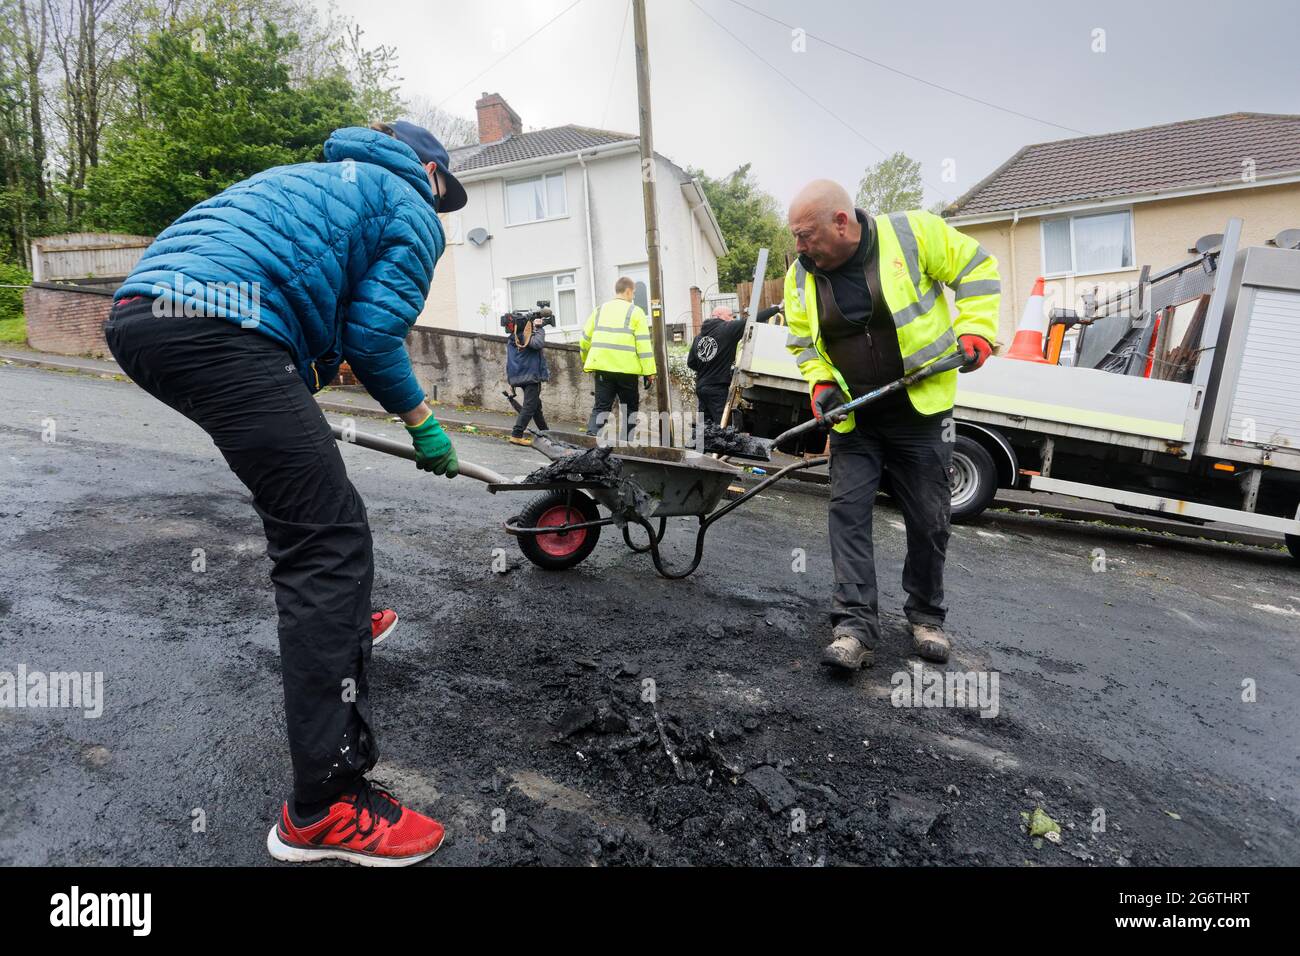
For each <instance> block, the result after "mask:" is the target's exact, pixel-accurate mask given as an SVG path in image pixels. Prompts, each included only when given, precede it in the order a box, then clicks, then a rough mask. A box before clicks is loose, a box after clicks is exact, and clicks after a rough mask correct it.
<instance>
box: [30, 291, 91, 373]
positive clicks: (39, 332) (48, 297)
mask: <svg viewBox="0 0 1300 956" xmlns="http://www.w3.org/2000/svg"><path fill="white" fill-rule="evenodd" d="M112 307H113V290H112V289H104V288H95V287H79V286H71V285H55V284H54V283H49V282H33V283H32V285H31V287H30V288H29V289H27V290H26V291H24V292H23V313H24V314H25V315H26V317H27V344H28V345H30V346H31V347H32V348H34V349H36V350H37V351H39V352H54V353H56V354H58V355H91V356H94V357H96V358H108V357H109V353H108V345H107V343H105V341H104V322H105V321H106V320H107V319H108V312H109V309H111V308H112Z"/></svg>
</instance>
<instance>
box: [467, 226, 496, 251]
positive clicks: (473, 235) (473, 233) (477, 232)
mask: <svg viewBox="0 0 1300 956" xmlns="http://www.w3.org/2000/svg"><path fill="white" fill-rule="evenodd" d="M465 238H466V239H468V240H469V241H470V242H472V243H474V245H476V246H481V245H483V243H485V242H487V241H488V240H489V239H491V238H492V237H491V236H489V235H488V231H487V230H486V229H484V228H483V227H482V226H475V227H474V228H473V229H471V230H470V231H469V232H467V233H466V234H465Z"/></svg>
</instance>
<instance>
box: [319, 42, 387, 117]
mask: <svg viewBox="0 0 1300 956" xmlns="http://www.w3.org/2000/svg"><path fill="white" fill-rule="evenodd" d="M364 35H365V31H364V30H362V29H361V27H359V26H357V25H356V24H355V23H346V24H344V25H343V27H342V35H341V36H340V37H339V38H338V39H337V40H335V42H334V43H333V45H332V46H331V47H330V50H331V52H332V53H333V55H334V62H335V63H336V65H337V66H338V68H339V69H340V70H342V71H343V73H344V74H345V75H346V76H347V77H348V79H349V80H350V81H351V83H352V86H353V88H354V89H355V90H356V98H357V108H358V109H360V110H361V115H362V116H364V117H365V118H366V120H367V122H373V121H375V120H382V121H389V120H393V119H396V118H397V116H398V114H399V113H401V112H402V98H401V96H400V95H399V94H398V89H399V88H400V83H401V79H402V78H401V77H400V76H396V75H395V74H396V71H397V50H396V48H394V47H391V46H382V45H381V46H377V47H367V46H365V45H363V44H362V42H361V38H362V37H363V36H364Z"/></svg>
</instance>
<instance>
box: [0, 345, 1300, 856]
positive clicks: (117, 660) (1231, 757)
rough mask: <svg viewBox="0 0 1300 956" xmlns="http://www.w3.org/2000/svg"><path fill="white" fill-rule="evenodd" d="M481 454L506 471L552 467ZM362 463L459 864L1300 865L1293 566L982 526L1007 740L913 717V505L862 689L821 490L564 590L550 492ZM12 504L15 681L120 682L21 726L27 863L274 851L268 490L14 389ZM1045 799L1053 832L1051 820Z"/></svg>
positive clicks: (1093, 533)
mask: <svg viewBox="0 0 1300 956" xmlns="http://www.w3.org/2000/svg"><path fill="white" fill-rule="evenodd" d="M50 422H52V423H53V426H54V431H55V438H56V441H54V442H52V443H51V442H46V441H43V440H42V435H43V431H47V430H48V425H49V423H50ZM361 427H362V428H363V429H364V430H368V431H374V432H382V433H385V434H390V435H393V436H397V437H400V436H401V435H402V433H401V430H400V428H397V427H395V426H393V425H389V424H384V423H378V422H364V423H363V424H362V425H361ZM455 440H456V445H457V448H458V451H459V453H460V454H461V456H462V457H463V458H468V459H471V460H473V461H476V462H478V463H480V464H484V465H488V466H489V467H492V468H494V469H496V470H498V471H500V472H502V473H504V474H507V475H517V474H522V473H524V472H526V471H528V470H531V469H532V468H533V467H535V466H536V465H537V464H539V463H540V461H541V459H540V456H538V455H537V454H536V453H535V452H531V451H528V450H524V449H518V448H514V447H512V446H510V445H508V444H506V443H505V442H504V441H502V440H499V439H492V438H485V437H481V436H472V435H464V434H461V435H457V436H455ZM344 456H345V459H346V461H347V463H348V467H349V471H350V473H351V475H352V478H353V481H354V482H355V483H356V485H357V486H358V488H359V489H360V491H361V493H362V495H363V496H364V497H365V499H366V502H367V506H368V508H369V512H370V520H371V524H372V526H373V529H374V535H375V544H376V558H377V573H376V587H375V602H376V606H392V607H395V608H397V609H398V611H399V613H400V614H401V615H402V619H403V620H402V625H401V627H400V629H399V632H398V633H397V635H396V636H395V637H394V638H393V640H392V641H390V642H389V643H387V644H385V645H384V646H382V647H380V648H378V649H377V650H376V662H375V666H374V673H373V675H372V678H371V684H372V693H373V695H374V700H375V708H376V715H377V719H378V723H379V731H380V735H381V748H382V750H383V758H382V760H381V763H380V765H379V767H378V768H377V771H376V773H377V775H378V776H379V777H380V778H381V779H383V780H384V781H385V782H387V783H388V784H390V785H391V786H393V788H394V789H395V791H396V792H397V793H398V794H399V795H401V796H402V797H404V798H406V800H407V801H408V802H410V803H411V804H413V805H415V806H417V807H420V808H423V809H427V810H429V811H430V812H432V813H434V814H435V815H437V816H439V817H440V818H441V819H443V820H444V822H446V823H447V824H448V827H449V839H448V843H447V845H446V847H445V848H444V850H443V851H442V852H441V853H440V854H439V856H438V857H437V858H436V861H437V863H441V864H442V865H448V864H455V863H460V864H509V863H524V864H533V863H541V864H547V863H567V864H574V863H593V862H594V863H645V862H650V863H777V864H781V863H786V864H790V863H792V864H811V863H827V864H838V863H847V862H861V863H896V862H902V863H938V864H943V863H963V864H970V863H974V864H984V863H1003V864H1014V865H1019V864H1022V863H1025V862H1029V863H1032V864H1036V865H1078V864H1091V865H1107V864H1119V865H1123V864H1126V863H1146V864H1161V863H1191V864H1199V863H1207V864H1208V863H1216V864H1251V863H1261V864H1273V863H1291V864H1295V863H1300V826H1298V825H1297V824H1300V774H1298V773H1297V771H1300V720H1298V719H1297V711H1298V708H1297V704H1296V702H1297V700H1300V669H1297V667H1296V662H1297V657H1298V656H1300V653H1298V652H1300V569H1297V568H1296V567H1295V566H1294V565H1292V563H1291V562H1290V560H1289V559H1288V558H1287V557H1286V556H1285V554H1284V553H1283V552H1281V551H1278V550H1273V551H1269V550H1264V549H1256V548H1249V547H1244V546H1236V545H1226V544H1211V543H1200V542H1190V541H1170V540H1167V539H1165V538H1163V537H1161V536H1157V535H1152V534H1147V533H1142V532H1134V531H1124V530H1105V529H1098V528H1096V527H1093V526H1088V525H1074V524H1068V523H1064V522H1054V521H1050V520H1047V519H1041V518H1028V517H1021V516H1011V515H991V516H988V517H986V518H985V519H983V520H982V521H981V522H980V523H978V524H976V525H972V526H965V527H959V528H956V529H954V538H953V541H952V544H951V546H950V554H949V575H948V592H949V593H948V600H949V605H950V609H951V610H950V618H949V624H950V630H951V633H952V635H953V637H954V640H955V642H956V647H957V650H956V653H955V655H954V659H953V661H952V662H950V664H949V665H948V670H949V671H954V672H956V671H980V672H985V673H990V672H996V673H997V675H998V678H999V691H1000V693H999V698H998V714H997V716H996V717H994V718H992V719H983V718H981V717H979V716H978V715H977V714H975V713H973V712H971V711H970V710H964V709H961V708H955V707H949V708H938V709H906V708H897V707H894V706H891V701H890V688H891V676H892V675H894V674H895V673H898V672H907V671H908V668H910V667H911V666H912V665H913V664H914V663H916V659H915V658H914V657H911V656H910V648H909V643H908V639H907V637H906V635H905V631H904V629H903V618H902V615H901V607H902V599H903V594H902V591H901V587H900V586H899V574H900V570H901V562H902V525H901V520H900V517H899V515H898V513H897V512H896V511H895V510H894V509H892V508H891V507H889V506H888V504H887V502H882V505H881V506H880V507H879V508H878V509H877V551H878V559H877V560H878V566H879V572H880V577H881V583H882V609H883V619H884V624H885V628H886V632H887V633H886V638H885V640H884V642H883V645H882V647H881V648H879V649H878V650H877V663H876V666H875V667H874V668H873V669H871V670H867V671H864V672H862V673H861V674H859V675H856V676H853V677H851V678H836V677H832V676H831V675H828V674H827V673H824V672H823V670H822V669H821V668H820V667H818V666H817V663H816V662H817V660H818V654H819V651H820V648H821V645H822V644H823V643H824V642H825V640H826V615H825V611H824V606H825V602H826V598H827V594H828V587H827V585H826V583H825V580H826V576H827V575H828V574H829V571H830V566H829V556H828V552H827V545H826V536H825V501H824V499H822V498H820V497H818V496H816V495H809V494H801V493H791V492H789V491H783V490H782V489H781V488H779V487H778V488H777V489H775V491H774V493H770V494H768V495H766V496H765V497H764V498H762V499H760V500H759V501H757V502H752V503H751V504H749V505H747V506H746V507H744V508H742V509H740V510H739V511H738V512H737V513H736V514H734V515H732V516H730V517H729V518H727V519H726V520H724V521H723V522H721V523H720V524H719V525H718V526H717V527H716V528H715V529H714V530H713V531H712V532H711V533H710V540H709V546H708V548H707V551H706V556H705V560H704V563H703V566H702V568H701V570H700V571H699V572H697V573H696V575H695V576H694V577H692V578H690V579H687V580H685V581H680V582H670V581H665V580H662V579H660V578H658V577H656V576H655V575H654V573H653V571H652V570H651V569H650V566H649V559H648V558H647V557H645V556H639V555H634V554H632V553H630V552H628V551H627V550H626V549H625V548H624V547H623V546H622V544H621V542H620V541H619V540H618V536H617V535H616V534H613V533H609V532H607V533H606V536H605V537H604V538H603V539H602V541H601V543H600V544H599V546H598V547H597V549H596V551H595V553H594V554H593V555H592V557H591V558H589V559H588V560H587V561H586V562H585V563H584V564H583V565H582V566H581V567H580V568H578V569H576V570H573V571H570V572H567V573H564V574H546V573H544V572H541V571H538V570H537V569H535V568H533V567H532V566H531V565H529V564H527V563H526V562H525V561H524V560H523V558H522V556H521V555H520V554H519V552H518V549H517V548H516V547H515V545H514V543H513V541H512V539H510V538H509V537H508V536H507V535H505V534H504V533H503V532H502V531H501V530H500V527H499V525H500V522H501V521H502V519H504V518H506V517H507V516H509V515H511V514H513V513H514V512H515V511H516V510H518V508H519V507H521V506H522V504H523V500H524V499H523V498H521V497H518V496H515V497H510V496H498V497H493V496H490V495H488V494H486V493H485V491H484V490H483V488H482V486H481V485H477V484H475V483H473V482H471V481H468V480H465V479H457V480H456V481H451V482H449V481H446V480H445V479H438V478H434V477H432V476H427V475H424V474H423V473H420V472H418V471H417V470H416V469H415V468H414V467H413V466H412V465H411V464H410V463H408V462H403V461H396V460H391V459H387V458H383V457H381V456H378V455H376V454H375V453H373V452H367V451H365V450H363V449H359V448H354V447H348V448H345V449H344ZM0 488H3V489H4V498H3V501H0V542H3V543H2V544H0V626H2V627H3V631H2V632H0V633H3V640H2V641H0V672H10V673H15V672H16V670H17V668H18V667H19V666H20V665H22V666H25V667H26V668H27V670H28V672H33V671H43V672H53V671H72V670H76V671H83V672H102V673H103V675H104V676H103V680H104V707H103V715H102V716H100V717H98V718H87V717H85V716H83V715H82V714H80V713H78V712H74V711H70V710H55V709H49V708H46V709H15V708H8V707H0V766H3V768H4V772H3V773H2V774H0V864H8V863H26V864H44V863H49V864H144V863H154V864H159V863H163V864H166V863H177V864H248V863H253V864H260V863H269V862H270V861H269V859H268V858H267V856H266V852H265V848H264V839H265V832H266V827H267V826H268V825H269V824H270V822H271V821H272V819H273V817H274V814H275V812H276V808H277V807H278V804H279V801H280V800H281V799H282V798H283V795H284V794H285V793H286V792H287V789H288V783H289V778H288V758H287V749H286V746H285V742H284V737H283V729H282V720H283V711H282V705H281V699H280V687H279V677H278V656H277V652H276V635H275V624H274V606H273V600H272V595H271V591H270V586H269V582H268V581H267V567H268V566H267V564H266V560H265V556H264V553H263V540H262V537H261V533H260V524H259V522H258V520H257V518H256V516H255V515H254V513H253V511H252V509H251V507H249V505H248V503H247V496H246V493H245V491H244V489H243V488H242V486H240V485H239V484H238V482H237V481H236V480H235V478H234V477H233V476H232V475H231V474H230V473H229V472H228V471H227V469H226V467H225V464H224V462H223V461H222V460H221V458H220V456H219V455H218V453H217V452H216V450H215V449H214V448H213V447H212V445H211V443H210V442H209V441H208V439H207V438H206V436H205V435H203V433H202V432H200V431H199V430H198V429H197V428H196V427H194V426H192V425H191V424H190V423H189V422H187V421H185V420H183V419H182V418H180V417H179V416H177V415H176V414H174V413H173V412H171V410H170V409H167V408H165V407H164V406H162V405H160V404H158V403H156V402H154V401H153V400H152V399H150V398H149V397H148V396H147V395H145V394H144V393H142V392H140V391H138V390H137V389H136V388H135V387H134V386H133V385H131V384H129V383H123V382H116V381H111V380H104V379H96V378H91V377H86V376H79V375H71V374H63V373H55V372H48V371H39V370H30V369H19V368H12V367H10V368H0ZM678 524H679V528H678V532H679V537H678V538H677V540H678V541H679V546H678V549H677V554H678V555H679V557H684V556H685V554H686V552H685V550H684V544H685V536H684V534H682V532H683V531H684V529H685V528H686V525H685V524H684V523H678ZM1098 548H1101V549H1104V552H1105V559H1106V570H1105V572H1103V573H1097V572H1096V571H1094V570H1093V567H1094V565H1095V564H1096V557H1095V554H1094V552H1095V549H1098ZM195 549H202V550H203V555H204V560H205V562H206V570H204V571H203V572H202V573H198V572H196V571H194V570H192V566H193V562H194V560H195ZM495 549H504V553H505V555H506V556H507V558H508V561H509V566H510V568H509V571H508V572H507V573H505V574H495V573H494V572H493V570H492V564H493V559H494V551H495ZM795 549H803V551H804V552H805V553H806V556H807V561H806V570H804V571H802V572H800V571H795V570H793V569H792V565H793V564H796V563H797V562H795V561H794V560H793V557H792V556H793V555H794V551H795ZM648 680H652V681H653V682H654V687H655V693H656V700H657V703H656V704H655V705H651V704H648V703H646V702H645V693H644V689H645V687H646V686H647V684H646V682H647V681H648ZM1243 682H1247V684H1248V685H1253V687H1254V688H1255V693H1256V699H1255V700H1254V701H1253V702H1247V701H1243V699H1242V696H1243ZM656 709H657V710H658V711H659V712H660V713H661V716H662V719H663V721H664V723H665V724H666V739H667V740H668V741H669V745H670V746H671V747H672V748H673V750H674V753H675V755H676V756H678V758H679V763H680V767H681V769H680V770H677V769H675V768H674V766H673V764H672V762H671V760H670V759H669V757H668V756H667V753H666V750H665V748H664V747H663V746H662V740H663V739H664V738H661V737H660V736H659V734H658V732H657V729H656V726H655V723H654V711H655V710H656ZM593 713H594V714H595V715H596V716H595V717H594V718H593V717H592V716H591V715H592V714H593ZM1037 806H1041V807H1042V808H1043V809H1044V810H1045V811H1046V812H1047V813H1048V814H1049V815H1051V816H1052V817H1053V818H1054V819H1056V820H1057V821H1059V822H1060V823H1061V825H1062V826H1063V827H1064V839H1063V840H1062V841H1061V844H1060V845H1059V846H1055V845H1052V844H1050V843H1049V844H1041V845H1038V846H1035V844H1034V842H1033V841H1032V840H1031V838H1030V837H1029V835H1028V834H1027V833H1025V832H1024V829H1023V825H1022V817H1021V813H1022V812H1028V811H1032V810H1033V809H1034V808H1035V807H1037ZM1098 810H1100V811H1101V812H1102V817H1101V818H1102V819H1104V821H1105V827H1104V829H1100V830H1098V829H1096V826H1095V824H1096V821H1097V820H1098V819H1099V816H1098ZM792 819H796V820H800V821H801V822H800V823H799V824H797V825H796V824H792V823H791V820H792ZM55 821H57V826H55V825H51V824H52V822H55Z"/></svg>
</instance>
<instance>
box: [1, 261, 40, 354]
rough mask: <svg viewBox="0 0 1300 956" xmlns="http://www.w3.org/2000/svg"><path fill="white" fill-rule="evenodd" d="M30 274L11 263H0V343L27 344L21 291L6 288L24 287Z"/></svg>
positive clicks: (29, 281)
mask: <svg viewBox="0 0 1300 956" xmlns="http://www.w3.org/2000/svg"><path fill="white" fill-rule="evenodd" d="M31 281H32V274H31V273H30V272H28V271H27V270H26V269H24V268H23V267H22V266H19V265H15V264H14V263H12V262H0V342H17V343H19V344H20V345H23V344H26V342H27V324H26V323H25V322H24V321H23V290H22V289H21V288H17V289H15V288H5V287H6V286H10V287H12V286H26V285H28V284H30V283H31Z"/></svg>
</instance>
